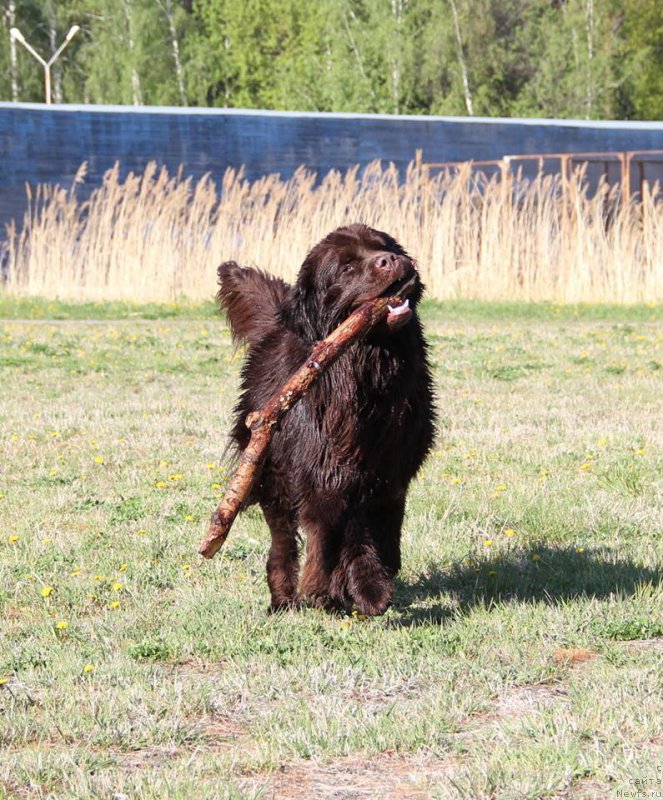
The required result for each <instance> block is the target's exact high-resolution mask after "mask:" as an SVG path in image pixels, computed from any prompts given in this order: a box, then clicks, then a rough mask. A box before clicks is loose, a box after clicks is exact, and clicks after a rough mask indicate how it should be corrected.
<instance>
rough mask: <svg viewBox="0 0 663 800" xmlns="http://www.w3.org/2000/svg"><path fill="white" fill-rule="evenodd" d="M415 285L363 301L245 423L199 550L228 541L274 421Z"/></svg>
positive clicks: (210, 552)
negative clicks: (246, 431)
mask: <svg viewBox="0 0 663 800" xmlns="http://www.w3.org/2000/svg"><path fill="white" fill-rule="evenodd" d="M415 285H416V283H415V279H414V278H411V279H410V280H409V281H408V282H407V283H405V284H403V286H401V288H400V289H398V290H397V291H394V293H393V294H391V295H389V296H388V297H376V298H375V299H373V300H367V301H366V302H365V303H363V304H362V305H361V306H359V308H357V309H356V310H355V311H353V312H352V314H350V316H349V317H348V318H347V319H346V320H345V321H344V322H342V323H341V324H340V325H339V326H338V328H336V329H335V330H333V331H332V332H331V333H330V334H329V336H328V337H327V338H326V339H323V340H322V341H321V342H317V343H316V344H315V345H314V346H313V349H312V350H311V354H310V355H309V357H308V358H307V359H306V361H305V362H304V363H303V364H302V365H301V367H299V369H298V370H297V371H296V372H295V373H294V374H293V375H292V376H291V377H290V378H289V379H288V380H287V381H286V383H285V384H284V385H283V386H282V387H281V389H280V390H279V391H278V392H276V393H275V394H274V395H272V397H271V398H270V399H269V400H268V402H267V404H266V405H265V406H264V408H262V409H261V410H260V411H254V412H252V413H251V414H249V415H248V417H247V418H246V425H247V427H248V428H250V430H251V438H250V440H249V443H248V445H247V446H246V448H245V449H244V450H243V451H242V454H241V456H240V459H239V464H238V466H237V469H236V470H235V474H234V475H233V477H232V478H231V480H230V484H229V485H228V488H227V489H226V493H225V495H224V497H223V499H222V500H221V502H220V503H219V506H218V507H217V509H216V511H215V512H214V513H213V514H212V519H211V522H210V526H209V530H208V531H207V537H206V539H205V541H204V542H203V544H202V545H201V547H200V550H199V552H200V554H201V555H203V556H205V558H212V557H213V556H214V555H215V554H216V553H217V552H218V551H219V550H220V549H221V547H222V545H223V543H224V542H225V540H226V538H227V536H228V533H229V532H230V528H231V527H232V524H233V522H234V521H235V517H236V516H237V514H238V513H239V512H240V510H241V508H242V504H243V503H244V500H245V499H246V498H247V497H248V495H249V493H250V491H251V488H252V487H253V484H254V483H255V481H256V479H257V477H258V475H259V474H260V469H261V467H262V463H263V461H264V458H265V454H266V452H267V446H268V445H269V441H270V439H271V438H272V431H273V429H274V426H275V425H276V423H277V422H278V421H279V420H280V419H281V417H282V416H283V415H284V414H285V413H286V412H287V411H288V410H289V409H290V408H292V406H293V405H294V404H295V403H297V401H298V400H300V399H301V398H302V397H303V396H304V395H305V394H306V391H307V390H308V389H309V387H310V386H311V384H312V383H314V382H315V381H316V380H317V379H318V378H319V377H320V375H322V373H323V372H325V370H327V369H328V368H329V367H330V366H331V365H332V364H333V363H334V361H336V359H337V358H338V357H339V356H341V355H342V354H343V353H344V352H345V351H346V350H347V349H348V348H349V347H350V345H351V344H352V343H353V342H356V341H357V340H358V339H361V338H362V337H363V336H365V335H366V334H367V333H368V332H369V331H370V330H371V328H373V327H374V326H375V325H376V324H377V323H378V322H380V321H381V320H382V319H384V318H385V317H386V315H387V306H389V305H391V306H395V305H398V304H400V303H402V302H403V300H404V299H405V298H406V297H407V295H408V294H410V293H411V292H412V291H413V289H414V287H415Z"/></svg>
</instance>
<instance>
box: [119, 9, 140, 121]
mask: <svg viewBox="0 0 663 800" xmlns="http://www.w3.org/2000/svg"><path fill="white" fill-rule="evenodd" d="M122 8H123V9H124V16H125V17H126V20H127V35H128V37H129V38H128V45H129V59H130V62H131V91H132V95H133V104H134V105H135V106H142V105H143V93H142V90H141V85H140V76H139V75H138V70H137V69H136V46H135V43H134V39H133V36H132V33H131V7H130V5H129V0H122Z"/></svg>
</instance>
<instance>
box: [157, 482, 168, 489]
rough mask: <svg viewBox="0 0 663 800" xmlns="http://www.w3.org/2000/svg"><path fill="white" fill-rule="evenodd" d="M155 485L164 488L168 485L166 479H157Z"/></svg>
mask: <svg viewBox="0 0 663 800" xmlns="http://www.w3.org/2000/svg"><path fill="white" fill-rule="evenodd" d="M155 485H156V487H157V489H165V488H166V487H167V486H168V484H167V483H166V481H157V482H156V484H155Z"/></svg>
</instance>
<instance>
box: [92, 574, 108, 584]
mask: <svg viewBox="0 0 663 800" xmlns="http://www.w3.org/2000/svg"><path fill="white" fill-rule="evenodd" d="M94 579H95V581H96V582H97V583H101V582H102V581H105V580H106V576H105V575H95V576H94Z"/></svg>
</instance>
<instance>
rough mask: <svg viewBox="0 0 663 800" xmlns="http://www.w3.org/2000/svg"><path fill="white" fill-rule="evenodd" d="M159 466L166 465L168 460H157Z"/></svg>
mask: <svg viewBox="0 0 663 800" xmlns="http://www.w3.org/2000/svg"><path fill="white" fill-rule="evenodd" d="M159 466H160V467H167V466H168V462H167V461H159Z"/></svg>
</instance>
